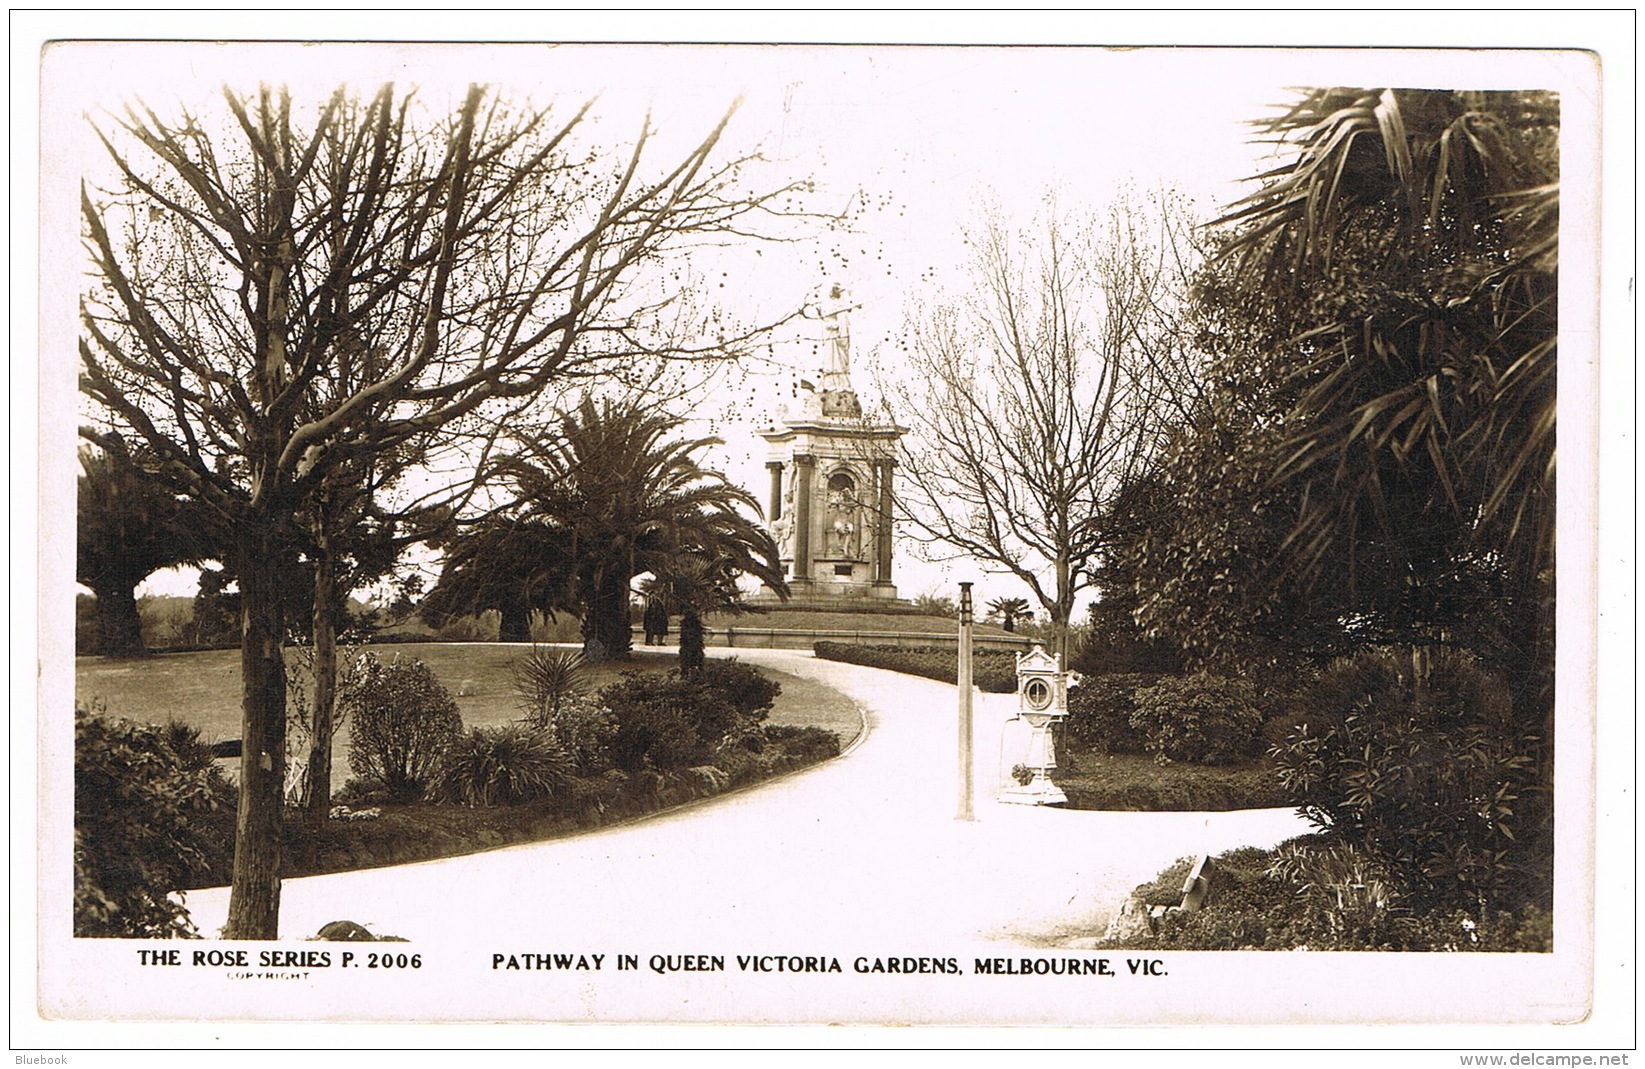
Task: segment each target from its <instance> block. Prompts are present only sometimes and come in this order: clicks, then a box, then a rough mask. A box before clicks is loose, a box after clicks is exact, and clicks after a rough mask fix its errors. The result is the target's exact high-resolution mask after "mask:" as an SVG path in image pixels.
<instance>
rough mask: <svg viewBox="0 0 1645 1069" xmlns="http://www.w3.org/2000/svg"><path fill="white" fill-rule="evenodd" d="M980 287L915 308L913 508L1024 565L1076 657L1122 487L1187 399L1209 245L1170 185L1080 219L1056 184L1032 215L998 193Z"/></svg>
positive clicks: (922, 525)
mask: <svg viewBox="0 0 1645 1069" xmlns="http://www.w3.org/2000/svg"><path fill="white" fill-rule="evenodd" d="M966 241H967V244H968V246H969V247H970V248H971V250H972V251H973V254H974V259H973V261H972V263H971V264H970V285H969V289H968V290H967V291H966V292H965V293H963V294H962V295H960V296H958V297H957V298H954V299H952V300H949V301H946V302H942V303H938V304H935V305H932V306H928V307H926V308H924V309H922V310H921V311H920V312H918V313H916V314H915V315H914V316H913V317H912V319H911V322H910V325H909V331H908V333H909V340H908V344H907V353H906V358H905V362H904V364H903V367H902V370H901V372H899V373H898V374H896V375H895V377H891V376H888V375H886V374H884V373H883V371H882V374H881V376H880V379H881V381H880V389H881V393H882V396H884V397H885V398H886V401H887V403H888V408H889V410H890V412H891V413H893V414H894V415H895V417H896V418H898V419H901V420H904V421H906V422H907V424H908V426H909V432H910V433H909V434H908V435H907V436H906V437H905V438H904V439H903V440H902V443H901V448H900V451H899V453H900V455H899V458H898V464H899V468H900V471H899V477H898V489H897V494H896V504H897V511H898V516H897V518H898V519H899V520H900V521H902V523H903V530H904V532H905V534H907V535H910V536H911V537H913V538H914V539H915V540H916V541H918V542H921V543H923V544H924V546H925V547H926V551H927V552H928V554H929V555H931V556H932V557H933V559H946V558H953V557H960V556H968V557H971V558H973V559H975V560H977V561H979V562H981V563H982V564H983V565H984V566H985V567H991V568H997V569H999V570H1000V571H1003V572H1006V573H1008V574H1010V575H1013V576H1015V577H1016V578H1017V579H1019V580H1021V581H1022V582H1023V584H1024V585H1026V586H1027V587H1028V589H1029V590H1030V592H1032V594H1033V596H1034V598H1035V599H1036V600H1037V601H1038V603H1039V605H1040V608H1042V609H1043V610H1044V611H1045V614H1046V617H1047V619H1048V620H1049V622H1050V625H1051V629H1052V635H1053V644H1054V646H1055V647H1056V650H1055V652H1056V653H1057V654H1058V656H1060V657H1061V658H1062V659H1063V661H1064V663H1066V660H1067V654H1068V627H1069V620H1070V618H1071V616H1072V614H1073V611H1074V606H1075V603H1076V600H1077V598H1078V596H1079V595H1080V593H1081V592H1082V591H1084V590H1086V589H1087V588H1089V587H1090V586H1091V585H1092V583H1093V572H1094V570H1095V567H1096V565H1097V563H1098V559H1099V556H1100V554H1101V552H1102V550H1103V548H1104V546H1105V544H1106V542H1107V538H1108V534H1107V520H1108V517H1109V509H1110V506H1111V503H1112V501H1113V498H1114V495H1115V494H1116V492H1117V491H1118V490H1119V488H1120V486H1121V485H1122V484H1123V482H1124V481H1125V479H1126V478H1127V477H1128V476H1129V475H1130V474H1131V473H1132V472H1133V471H1135V470H1136V469H1137V468H1138V466H1139V465H1140V464H1141V463H1142V462H1143V461H1144V460H1145V459H1146V458H1147V457H1148V456H1149V455H1150V454H1151V453H1152V452H1153V451H1154V450H1155V449H1157V448H1158V447H1159V446H1160V444H1161V442H1162V440H1163V438H1162V436H1163V434H1164V433H1165V429H1166V427H1167V426H1168V425H1169V421H1170V420H1171V419H1173V418H1175V417H1176V416H1177V415H1178V414H1179V412H1180V411H1181V410H1182V406H1181V399H1182V391H1183V390H1184V389H1191V388H1192V379H1191V376H1188V375H1186V369H1187V367H1188V365H1189V361H1190V355H1189V351H1190V348H1191V346H1190V344H1189V342H1190V339H1189V338H1188V337H1187V336H1186V332H1185V331H1183V330H1182V329H1180V328H1179V327H1178V325H1177V323H1178V320H1177V317H1176V315H1175V314H1174V313H1175V311H1176V310H1177V305H1178V301H1179V300H1180V299H1181V297H1182V296H1183V294H1184V292H1185V287H1186V280H1187V279H1188V278H1189V276H1190V275H1191V273H1192V270H1193V265H1194V263H1195V262H1196V258H1197V254H1196V252H1195V249H1194V242H1193V240H1192V228H1191V225H1190V223H1189V221H1188V217H1187V214H1186V209H1185V208H1184V207H1183V205H1182V204H1181V202H1180V201H1178V200H1177V199H1176V198H1174V197H1171V196H1169V195H1161V196H1157V197H1153V198H1150V199H1149V202H1147V203H1144V202H1143V201H1141V200H1140V199H1138V198H1136V197H1134V196H1132V197H1126V198H1122V199H1120V200H1117V201H1116V202H1115V203H1114V204H1113V205H1112V206H1111V207H1110V208H1109V209H1108V210H1107V211H1106V213H1104V214H1103V215H1100V216H1097V217H1095V218H1085V219H1077V218H1075V217H1073V216H1072V215H1071V214H1069V213H1066V212H1063V211H1061V210H1060V209H1059V208H1058V206H1057V204H1056V202H1055V199H1054V198H1050V197H1048V198H1047V208H1046V211H1045V215H1044V217H1043V218H1042V219H1040V220H1038V221H1036V223H1035V224H1034V230H1033V231H1031V232H1025V231H1019V230H1017V229H1014V228H1013V226H1012V224H1011V223H1010V221H1008V220H1006V219H1004V218H1002V217H1001V216H1000V215H999V213H998V211H997V210H995V209H992V208H989V209H985V211H984V213H983V216H982V219H981V222H980V224H979V225H978V226H977V227H976V228H975V229H974V230H972V231H968V232H967V235H966Z"/></svg>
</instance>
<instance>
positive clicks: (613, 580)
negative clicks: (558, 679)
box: [583, 574, 634, 663]
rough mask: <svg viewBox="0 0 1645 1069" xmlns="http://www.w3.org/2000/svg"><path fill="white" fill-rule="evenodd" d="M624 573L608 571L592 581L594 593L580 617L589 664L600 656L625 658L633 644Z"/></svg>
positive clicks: (628, 577) (599, 658) (596, 660)
mask: <svg viewBox="0 0 1645 1069" xmlns="http://www.w3.org/2000/svg"><path fill="white" fill-rule="evenodd" d="M631 578H633V577H632V576H629V575H626V574H615V575H613V574H607V575H604V576H601V577H600V578H599V580H598V581H597V582H596V583H595V587H594V596H593V598H592V599H590V601H589V603H588V607H587V610H586V613H585V615H584V616H583V656H584V657H585V658H586V659H588V661H590V662H591V663H598V662H599V661H600V660H602V659H616V660H627V659H628V655H629V652H630V651H631V650H632V649H633V647H634V633H633V631H634V627H633V624H632V623H631V622H630V621H629V605H628V582H629V580H630V579H631Z"/></svg>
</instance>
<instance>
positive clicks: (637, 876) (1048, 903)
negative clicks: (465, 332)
mask: <svg viewBox="0 0 1645 1069" xmlns="http://www.w3.org/2000/svg"><path fill="white" fill-rule="evenodd" d="M735 652H736V655H737V656H738V657H739V658H741V659H743V660H745V661H748V662H751V663H757V664H769V665H771V666H772V667H775V668H781V669H782V670H784V671H788V672H793V673H795V674H797V675H802V676H806V677H809V678H813V679H816V680H818V681H820V682H822V683H824V684H827V685H829V686H831V687H834V688H836V689H838V690H840V691H842V692H844V693H845V694H846V695H848V696H849V697H850V698H852V699H853V700H854V701H855V702H856V703H857V704H858V705H859V707H860V708H861V709H862V711H863V714H864V717H865V721H866V731H865V732H864V734H863V735H862V736H861V737H860V739H859V741H858V743H857V744H856V745H855V746H854V747H852V748H851V749H849V750H848V751H847V752H846V753H845V754H844V755H842V756H841V757H840V758H839V759H837V760H834V761H831V762H827V763H826V764H824V765H822V766H820V767H817V768H814V769H810V770H807V771H805V772H802V773H799V774H797V775H793V776H790V777H787V778H785V779H781V780H778V781H776V782H773V783H770V784H768V785H765V786H762V787H759V788H756V789H754V790H750V791H745V792H742V793H740V794H735V795H732V796H729V797H723V798H719V799H714V800H711V801H708V802H705V803H701V804H698V805H693V806H689V807H686V808H683V809H680V810H676V811H673V812H671V813H667V814H663V815H661V816H658V817H655V818H653V819H649V820H644V821H640V822H637V823H633V824H629V825H625V826H620V827H616V828H609V829H603V830H600V831H596V832H590V833H587V834H584V835H580V836H576V837H573V838H568V839H559V840H554V841H550V842H544V843H537V844H529V845H522V846H516V847H510V848H506V849H500V850H495V851H491V852H488V853H483V854H475V855H470V856H466V857H460V858H450V859H445V860H440V861H431V862H424V863H420V864H414V865H404V866H397V867H393V868H385V869H375V870H368V871H362V872H352V873H341V874H335V875H329V876H316V877H309V878H304V879H296V880H289V881H287V882H286V883H285V886H284V890H283V901H282V908H281V930H282V939H288V940H289V939H304V938H309V937H312V935H313V933H315V932H316V931H317V930H318V929H319V928H320V927H321V926H322V925H323V924H325V923H327V922H329V921H334V920H339V919H348V920H353V921H357V922H359V923H362V924H365V925H367V926H368V927H370V928H371V929H372V930H373V931H375V932H379V933H390V934H395V935H399V936H403V937H406V938H408V939H411V940H413V942H414V944H422V943H424V942H425V941H427V942H431V943H433V944H435V945H440V946H447V947H458V948H461V950H460V951H459V952H460V953H462V954H465V955H472V956H474V957H475V960H476V961H477V962H478V963H479V964H477V965H473V967H475V968H479V969H480V970H481V973H482V975H484V976H486V977H492V976H495V975H496V974H495V973H494V972H493V971H492V970H490V964H491V958H490V955H491V954H492V953H496V952H505V951H513V950H514V949H515V948H518V949H519V950H521V951H526V950H532V951H539V950H540V951H547V950H553V949H559V950H564V951H572V950H578V949H579V948H583V949H585V950H588V951H594V952H601V953H607V954H608V955H610V957H609V958H608V960H606V962H605V964H604V968H605V969H606V970H612V969H614V968H615V964H614V956H615V954H616V953H618V952H626V953H634V954H636V955H639V956H641V958H642V961H643V960H644V959H645V958H648V957H649V956H650V955H651V954H653V953H663V954H695V953H713V954H720V955H725V956H734V955H736V954H738V953H750V952H753V953H760V954H769V955H822V956H828V955H839V956H841V958H842V961H843V962H844V967H845V969H846V971H847V972H849V971H851V969H852V965H851V961H852V959H853V958H855V957H857V956H859V955H871V956H872V955H877V954H886V955H912V956H916V957H918V956H935V957H947V956H953V955H958V957H959V959H960V960H961V961H962V962H963V964H964V966H965V968H966V969H967V971H969V970H970V966H971V961H972V957H971V955H972V953H973V951H974V952H975V953H977V954H985V953H986V954H996V953H997V954H1002V955H1010V954H1012V953H1018V954H1020V953H1023V952H1024V948H1030V949H1031V950H1032V952H1035V953H1047V952H1048V951H1047V950H1046V949H1045V948H1070V947H1072V948H1078V947H1080V946H1088V945H1089V942H1088V940H1089V938H1090V937H1091V936H1093V935H1097V934H1100V933H1101V932H1102V930H1103V927H1104V926H1105V925H1106V923H1107V921H1108V920H1109V918H1110V917H1111V916H1112V915H1113V913H1114V911H1115V910H1116V909H1117V908H1118V906H1119V905H1120V903H1122V902H1123V901H1124V899H1125V897H1126V895H1127V894H1128V893H1129V892H1130V890H1131V889H1132V888H1133V887H1135V886H1136V885H1137V884H1139V883H1141V882H1144V881H1146V880H1148V879H1150V878H1151V877H1153V876H1154V875H1155V874H1156V873H1157V872H1158V871H1159V870H1160V869H1162V868H1163V867H1165V866H1166V865H1168V864H1169V863H1171V862H1172V861H1173V860H1175V859H1176V858H1178V857H1182V856H1185V855H1189V854H1194V853H1199V852H1213V853H1214V852H1219V851H1222V850H1226V849H1230V848H1232V847H1235V846H1241V845H1253V846H1271V845H1273V844H1275V843H1277V842H1280V841H1283V840H1284V839H1287V838H1290V837H1292V836H1294V835H1297V834H1301V833H1302V832H1303V831H1305V830H1306V828H1305V826H1304V825H1303V823H1302V822H1301V821H1300V820H1299V818H1297V817H1296V816H1295V815H1294V814H1293V813H1292V812H1291V811H1290V810H1258V811H1248V812H1238V813H1095V812H1076V811H1061V810H1051V809H1036V808H1030V807H1023V806H1012V805H1004V804H1000V803H997V802H995V801H993V800H992V797H991V794H992V786H993V785H994V784H996V783H997V782H998V779H999V776H998V770H997V765H998V764H999V748H998V739H999V731H1000V725H1001V724H1002V723H1003V722H1004V720H1005V719H1006V718H1007V717H1008V716H1010V714H1011V711H1012V708H1013V705H1014V702H1015V698H1014V696H1011V695H979V696H978V698H977V700H976V702H975V708H976V721H977V740H978V741H977V752H978V758H977V772H976V782H977V784H978V794H979V798H978V801H977V804H976V820H975V821H973V822H969V823H964V822H960V821H957V820H955V819H954V814H955V810H956V801H957V798H956V795H957V781H956V768H955V765H956V759H955V754H956V731H955V724H956V714H955V692H954V688H953V687H952V686H949V685H944V684H940V683H936V682H931V681H927V680H922V679H918V678H915V677H911V676H905V675H900V674H896V673H891V672H886V671H881V670H876V669H870V668H862V667H858V666H854V665H845V664H839V663H835V662H831V661H823V660H818V659H816V658H814V657H812V656H811V655H810V654H809V653H802V652H790V651H777V650H738V651H735ZM227 901H228V891H227V889H226V888H219V889H211V890H207V891H197V892H192V893H190V895H189V896H188V906H189V909H190V912H191V914H192V915H193V918H194V920H195V923H196V924H197V926H198V927H199V929H200V931H202V932H206V933H210V932H215V931H217V930H218V929H219V928H220V926H221V924H222V923H223V920H224V918H225V917H226V914H227ZM1034 948H1038V949H1034ZM1050 952H1053V953H1054V952H1055V951H1050ZM1065 952H1066V951H1065ZM472 964H473V963H471V965H472ZM641 971H642V972H644V971H645V970H644V967H643V965H642V970H641ZM621 975H622V974H619V976H621ZM629 975H633V974H629ZM647 979H648V980H650V981H652V982H658V981H660V980H661V979H662V977H660V976H649V975H648V976H647ZM709 979H710V978H709V977H697V978H694V982H693V986H692V987H691V990H693V991H699V994H698V996H697V998H696V1000H695V1004H693V1002H692V1000H689V999H688V1000H687V1001H686V1003H684V1004H675V1003H674V1002H672V1001H669V1000H667V999H666V998H665V999H664V1000H663V1001H662V1002H661V1003H659V1004H658V1007H657V1008H656V1009H647V1008H646V1007H648V1006H650V1005H651V1003H650V1002H648V1001H647V1000H646V999H644V998H639V997H638V996H635V995H633V994H623V993H622V992H621V991H619V990H616V988H615V987H614V985H612V984H611V983H610V982H609V981H610V980H611V978H610V977H607V978H606V980H607V982H606V983H605V984H603V985H600V984H595V985H590V986H589V987H588V988H587V989H586V998H585V1002H587V1005H586V1006H584V1007H583V1008H581V1009H577V1008H570V1007H568V1008H565V1010H564V1013H569V1015H570V1016H572V1017H577V1016H583V1015H597V1016H598V1017H599V1019H612V1018H613V1016H614V1015H615V1018H616V1019H636V1018H638V1019H646V1018H647V1017H651V1016H655V1015H656V1014H657V1013H662V1014H663V1015H665V1016H669V1017H679V1016H684V1017H687V1018H691V1019H708V1020H726V1019H732V1020H737V1019H798V1020H812V1019H816V1018H815V1017H814V1016H813V1014H814V1013H816V1012H819V1011H822V1007H821V1006H820V1005H811V1004H802V1005H795V1004H793V1003H791V1002H788V1001H781V1002H778V1003H774V1004H773V1005H771V1006H766V1007H763V1008H761V1007H758V1006H757V1005H754V1004H749V1003H747V1002H745V1001H744V998H745V996H743V995H737V994H736V993H735V992H737V991H739V990H741V988H738V987H736V986H735V985H732V986H731V987H728V988H725V990H723V991H722V990H721V988H719V987H716V986H714V984H712V983H708V981H709ZM913 979H914V978H897V981H896V982H899V983H907V982H909V981H912V980H913ZM919 979H920V980H922V981H929V980H932V979H944V978H941V977H938V978H927V977H921V978H919ZM705 984H706V986H704V985H705ZM856 986H857V985H846V986H843V987H839V988H837V990H841V991H843V990H847V989H850V990H855V989H856ZM767 989H768V988H766V987H762V988H760V989H759V990H761V991H764V990H767ZM515 990H517V987H511V986H507V985H505V986H504V987H502V988H501V989H500V991H499V994H498V995H497V996H496V997H493V998H489V999H488V1000H486V1005H485V1008H484V1010H483V1011H476V1010H475V1009H474V1008H473V1007H471V1006H469V1005H468V1003H467V1002H466V1000H465V999H464V998H463V995H462V992H461V991H454V992H453V993H452V995H453V1001H452V1002H451V1004H450V1006H449V1015H450V1016H453V1017H468V1016H474V1015H476V1014H477V1015H479V1016H482V1017H483V1016H495V1015H498V1014H501V1015H502V1016H505V1017H506V1016H511V1015H512V1016H519V1015H524V1016H526V1017H531V1018H535V1017H536V1016H537V1015H539V1014H547V1016H548V1018H549V1019H558V1018H559V1017H560V1016H562V1015H563V1014H562V1013H561V1012H560V1011H553V1010H546V1009H544V1008H542V1007H540V1006H535V1005H534V1004H523V1005H519V1006H513V1004H512V1000H511V999H509V998H508V997H507V992H510V991H515ZM913 990H924V988H923V987H922V988H914V989H913ZM726 998H729V999H730V1000H731V1001H730V1002H726V1001H724V1000H725V999H726ZM498 999H501V1002H499V1001H498ZM590 999H591V1000H592V1001H587V1000H590ZM851 1005H854V1003H850V1002H849V1001H848V1003H847V1004H846V1005H845V1006H844V1007H842V1009H841V1011H840V1012H841V1013H842V1014H843V1016H839V1017H828V1018H825V1019H838V1020H852V1019H897V1020H903V1019H907V1020H918V1019H922V1018H921V1017H920V1016H919V1015H918V1014H915V1013H913V1012H912V1011H911V1009H910V1008H909V1007H906V1006H903V1007H902V1008H900V1009H899V1006H898V1004H897V1003H896V1002H895V1001H893V1002H892V1003H889V1004H884V1003H881V1002H878V1001H875V1002H873V1003H872V1005H873V1006H874V1007H875V1008H874V1009H873V1011H872V1012H869V1013H868V1014H867V1017H864V1016H863V1015H862V1014H861V1013H859V1014H858V1015H857V1016H852V1015H851V1014H850V1013H849V1012H848V1011H849V1007H850V1006H851ZM863 1005H864V1006H866V1005H869V1004H863ZM511 1006H512V1008H510V1007H511ZM859 1009H862V1007H859ZM825 1012H828V1013H833V1012H835V1011H833V1010H828V1011H825ZM882 1013H884V1014H888V1015H889V1016H888V1017H881V1016H879V1014H882ZM968 1019H969V1018H968Z"/></svg>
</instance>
